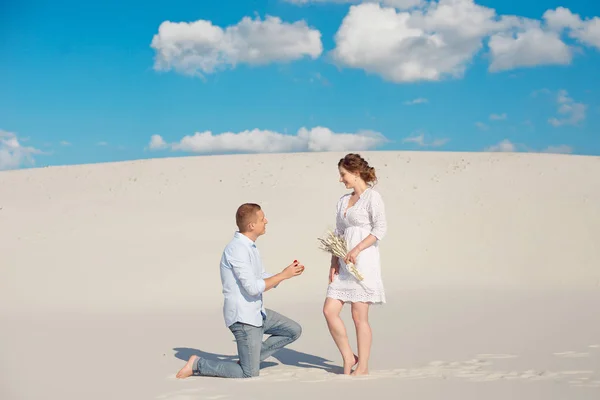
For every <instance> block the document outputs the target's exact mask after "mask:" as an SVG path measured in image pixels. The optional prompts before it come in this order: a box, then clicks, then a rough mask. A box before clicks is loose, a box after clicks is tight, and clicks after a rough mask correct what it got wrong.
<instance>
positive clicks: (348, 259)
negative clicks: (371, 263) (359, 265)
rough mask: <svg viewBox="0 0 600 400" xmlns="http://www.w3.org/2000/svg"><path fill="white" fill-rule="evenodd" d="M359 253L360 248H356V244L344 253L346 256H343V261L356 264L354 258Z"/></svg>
mask: <svg viewBox="0 0 600 400" xmlns="http://www.w3.org/2000/svg"><path fill="white" fill-rule="evenodd" d="M359 254H360V249H359V248H358V246H356V247H355V248H353V249H352V250H350V252H349V253H348V254H346V258H344V262H345V263H346V264H349V263H352V264H355V265H356V258H357V257H358V255H359Z"/></svg>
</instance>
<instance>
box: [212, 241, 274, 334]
mask: <svg viewBox="0 0 600 400" xmlns="http://www.w3.org/2000/svg"><path fill="white" fill-rule="evenodd" d="M270 276H272V274H268V273H267V272H265V268H264V266H263V263H262V261H261V258H260V253H259V252H258V248H257V247H256V244H255V243H254V242H253V241H252V240H251V239H250V238H248V237H247V236H245V235H243V234H241V233H240V232H236V233H235V234H234V236H233V239H231V241H230V242H229V243H228V244H227V246H225V250H224V251H223V255H222V257H221V283H222V284H223V296H224V297H225V298H224V302H223V317H224V318H225V324H226V325H227V326H228V327H229V326H231V325H232V324H234V323H236V322H242V323H245V324H250V325H254V326H262V324H263V315H266V311H265V307H264V305H263V296H262V294H263V292H264V291H265V279H266V278H269V277H270Z"/></svg>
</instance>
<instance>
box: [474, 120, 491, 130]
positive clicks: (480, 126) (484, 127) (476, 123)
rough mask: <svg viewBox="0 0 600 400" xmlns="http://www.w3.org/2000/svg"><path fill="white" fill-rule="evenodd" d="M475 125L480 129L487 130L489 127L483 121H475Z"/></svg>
mask: <svg viewBox="0 0 600 400" xmlns="http://www.w3.org/2000/svg"><path fill="white" fill-rule="evenodd" d="M475 126H476V127H478V128H479V129H481V130H482V131H487V130H488V129H489V127H488V126H487V125H486V124H484V123H483V122H475Z"/></svg>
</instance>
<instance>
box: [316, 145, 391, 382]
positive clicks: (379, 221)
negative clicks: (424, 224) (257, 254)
mask: <svg viewBox="0 0 600 400" xmlns="http://www.w3.org/2000/svg"><path fill="white" fill-rule="evenodd" d="M338 170H339V173H340V182H342V183H343V184H344V185H345V186H346V188H347V189H352V192H351V193H348V194H345V195H343V196H342V197H341V198H340V199H339V200H338V203H337V215H336V229H335V233H336V234H338V235H340V236H342V237H344V238H345V240H346V243H347V248H348V254H347V256H346V257H345V259H343V260H342V259H340V258H338V257H335V256H332V257H331V268H330V271H329V286H328V288H327V297H326V299H325V304H324V306H323V313H324V315H325V319H326V320H327V326H328V327H329V332H331V336H332V337H333V340H334V342H335V344H336V345H337V347H338V349H339V350H340V353H341V354H342V357H343V360H344V374H351V375H367V374H368V373H369V355H370V350H371V327H370V326H369V318H368V317H369V305H370V304H383V303H385V291H384V287H383V282H382V280H381V265H380V257H379V241H380V240H381V239H382V238H383V237H384V235H385V234H386V231H387V224H386V218H385V207H384V204H383V199H382V198H381V195H380V194H379V193H378V192H377V191H375V190H374V189H373V187H372V186H373V185H374V184H375V183H376V181H377V177H376V175H375V169H374V168H373V167H371V166H369V164H368V162H367V161H365V160H364V159H363V158H362V157H361V156H360V155H358V154H348V155H346V156H345V157H344V158H342V159H341V160H340V161H339V162H338ZM346 263H353V264H354V265H355V266H356V269H357V270H358V272H359V273H360V275H362V277H363V280H361V281H359V280H358V279H357V278H356V277H355V276H354V275H352V274H351V273H350V272H348V269H347V267H346ZM344 303H351V304H352V306H351V307H352V319H353V321H354V325H355V327H356V336H357V342H358V343H357V345H358V357H357V356H356V355H354V353H353V352H352V349H351V347H350V344H349V343H348V336H347V334H346V328H345V326H344V322H343V321H342V319H341V318H340V312H341V311H342V307H343V306H344ZM355 365H356V369H355V370H354V371H352V368H353V367H354V366H355Z"/></svg>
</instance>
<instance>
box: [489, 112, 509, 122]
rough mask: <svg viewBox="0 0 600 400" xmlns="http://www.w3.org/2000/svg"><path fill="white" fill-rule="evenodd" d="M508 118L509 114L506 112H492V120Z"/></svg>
mask: <svg viewBox="0 0 600 400" xmlns="http://www.w3.org/2000/svg"><path fill="white" fill-rule="evenodd" d="M506 118H508V116H507V115H506V113H502V114H492V115H490V120H492V121H503V120H505V119H506Z"/></svg>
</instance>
